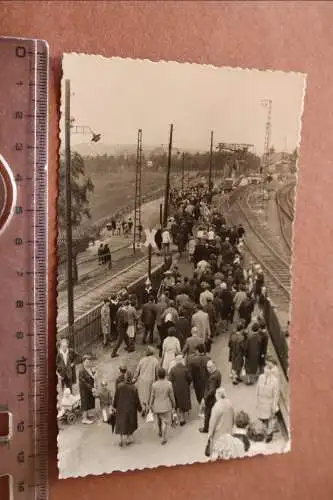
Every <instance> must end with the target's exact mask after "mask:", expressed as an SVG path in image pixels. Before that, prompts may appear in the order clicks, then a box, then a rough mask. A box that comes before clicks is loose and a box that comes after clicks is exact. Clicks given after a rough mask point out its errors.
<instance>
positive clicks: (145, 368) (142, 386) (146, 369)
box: [134, 346, 159, 417]
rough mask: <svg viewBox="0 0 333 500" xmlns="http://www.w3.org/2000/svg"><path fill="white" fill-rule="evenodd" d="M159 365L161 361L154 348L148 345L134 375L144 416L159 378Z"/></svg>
mask: <svg viewBox="0 0 333 500" xmlns="http://www.w3.org/2000/svg"><path fill="white" fill-rule="evenodd" d="M158 365H159V362H158V359H157V358H156V356H155V350H154V348H153V347H151V346H148V347H147V349H146V353H145V356H144V357H143V358H141V359H140V361H139V363H138V366H137V368H136V371H135V375H134V383H136V387H137V389H138V393H139V398H140V403H141V406H142V416H143V417H144V416H145V415H146V414H147V412H148V407H149V402H150V397H151V388H152V386H153V383H154V382H155V380H156V379H157V370H158Z"/></svg>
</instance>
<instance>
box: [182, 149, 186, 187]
mask: <svg viewBox="0 0 333 500" xmlns="http://www.w3.org/2000/svg"><path fill="white" fill-rule="evenodd" d="M184 176H185V153H183V154H182V191H184Z"/></svg>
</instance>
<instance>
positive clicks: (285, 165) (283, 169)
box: [274, 161, 290, 175]
mask: <svg viewBox="0 0 333 500" xmlns="http://www.w3.org/2000/svg"><path fill="white" fill-rule="evenodd" d="M274 167H275V168H274V173H275V174H278V175H287V174H289V172H290V163H289V162H287V161H281V162H279V163H276V164H275V166H274Z"/></svg>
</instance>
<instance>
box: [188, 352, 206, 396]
mask: <svg viewBox="0 0 333 500" xmlns="http://www.w3.org/2000/svg"><path fill="white" fill-rule="evenodd" d="M209 360H210V357H209V356H208V355H207V354H206V350H205V346H204V344H199V345H198V346H197V352H196V353H195V354H194V355H193V356H191V357H190V358H189V359H188V362H187V367H188V369H189V372H190V374H191V377H192V381H193V387H194V392H195V395H196V398H197V401H198V403H199V404H201V403H202V399H203V397H204V393H205V387H206V384H207V379H208V371H207V363H208V361H209Z"/></svg>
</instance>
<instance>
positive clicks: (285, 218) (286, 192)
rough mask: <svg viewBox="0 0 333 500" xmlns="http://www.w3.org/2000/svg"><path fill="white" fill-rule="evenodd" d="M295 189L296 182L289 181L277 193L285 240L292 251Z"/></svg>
mask: <svg viewBox="0 0 333 500" xmlns="http://www.w3.org/2000/svg"><path fill="white" fill-rule="evenodd" d="M294 190H295V183H294V182H292V183H289V184H287V185H286V186H284V187H283V188H281V189H280V190H278V191H277V193H276V204H277V208H278V216H279V222H280V228H281V234H282V237H283V240H284V242H285V244H286V246H287V248H288V249H289V252H290V253H291V252H292V226H293V220H294Z"/></svg>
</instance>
